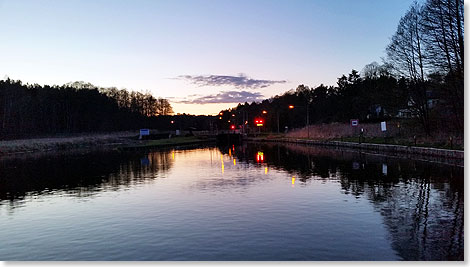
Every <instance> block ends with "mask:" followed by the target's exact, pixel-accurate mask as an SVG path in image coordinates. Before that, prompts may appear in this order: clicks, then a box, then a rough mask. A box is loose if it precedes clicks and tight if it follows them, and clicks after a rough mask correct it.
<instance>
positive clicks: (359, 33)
mask: <svg viewBox="0 0 470 267" xmlns="http://www.w3.org/2000/svg"><path fill="white" fill-rule="evenodd" d="M412 2H413V1H412V0H393V1H377V0H367V1H366V0H363V1H360V0H358V1H351V0H334V1H333V0H309V1H287V0H286V1H272V0H266V1H238V0H237V1H222V0H218V1H210V0H207V1H206V0H201V1H196V0H194V1H169V0H168V1H117V0H97V1H91V0H66V1H64V0H55V1H52V0H50V1H41V0H31V1H24V0H0V25H1V37H0V56H1V63H0V79H3V78H4V77H6V76H8V77H10V78H11V79H15V80H16V79H20V80H22V81H23V82H28V83H39V84H51V85H52V84H64V83H67V82H71V81H85V82H90V83H92V84H95V85H97V86H102V87H111V86H114V87H118V88H127V89H128V90H135V91H141V92H146V91H149V92H151V93H152V94H153V95H154V96H156V97H165V98H168V99H169V100H170V102H171V104H172V106H173V109H174V111H175V113H183V112H185V113H190V114H215V113H217V112H218V111H219V110H221V109H225V108H229V107H233V106H236V104H237V103H238V102H245V101H247V102H252V101H257V100H262V99H265V98H269V97H271V96H274V95H276V94H281V93H283V92H285V91H287V90H289V89H293V88H295V87H297V85H298V84H305V85H308V86H312V87H315V86H318V85H320V84H321V83H323V84H325V85H335V83H336V80H337V78H338V77H340V76H341V75H342V74H348V73H350V71H351V69H356V70H359V71H360V70H361V69H362V68H363V67H364V65H366V64H368V63H371V62H373V61H377V62H379V63H380V62H381V58H382V57H384V56H385V53H384V50H385V47H386V45H387V44H388V43H389V40H390V37H391V36H392V35H393V33H394V32H395V30H396V27H397V24H398V21H399V19H400V17H401V16H402V15H404V14H405V12H406V10H407V9H408V8H409V6H410V5H411V4H412Z"/></svg>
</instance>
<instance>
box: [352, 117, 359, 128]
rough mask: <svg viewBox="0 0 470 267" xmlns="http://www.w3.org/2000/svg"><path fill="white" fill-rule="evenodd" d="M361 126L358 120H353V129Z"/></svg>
mask: <svg viewBox="0 0 470 267" xmlns="http://www.w3.org/2000/svg"><path fill="white" fill-rule="evenodd" d="M357 126H359V120H358V119H352V120H351V127H357Z"/></svg>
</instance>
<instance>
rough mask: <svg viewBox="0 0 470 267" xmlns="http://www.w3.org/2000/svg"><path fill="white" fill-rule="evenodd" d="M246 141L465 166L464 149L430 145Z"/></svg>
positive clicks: (263, 139) (275, 140) (299, 140)
mask: <svg viewBox="0 0 470 267" xmlns="http://www.w3.org/2000/svg"><path fill="white" fill-rule="evenodd" d="M244 141H248V142H259V143H287V144H298V145H305V146H319V147H330V148H336V149H347V150H350V151H355V152H361V153H370V154H376V155H385V156H391V157H400V158H408V159H416V160H425V161H431V162H438V163H446V164H452V165H458V166H464V154H465V153H464V151H462V150H449V149H439V148H428V147H414V146H401V145H387V144H371V143H362V144H359V143H353V142H341V141H317V140H305V139H294V138H270V139H268V138H245V139H244Z"/></svg>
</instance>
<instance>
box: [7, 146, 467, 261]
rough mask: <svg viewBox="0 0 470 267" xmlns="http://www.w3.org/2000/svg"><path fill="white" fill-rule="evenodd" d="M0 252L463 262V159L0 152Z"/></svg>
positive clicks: (232, 150)
mask: <svg viewBox="0 0 470 267" xmlns="http://www.w3.org/2000/svg"><path fill="white" fill-rule="evenodd" d="M0 244H2V245H1V246H0V260H2V261H10V260H28V261H31V260H149V261H155V260H191V261H194V260H275V261H277V260H306V261H312V260H463V259H464V252H463V251H464V171H463V167H459V166H453V165H443V164H442V165H441V164H436V163H430V162H424V161H414V160H410V159H399V158H390V157H384V156H377V155H370V154H364V153H358V152H347V151H341V150H335V149H327V148H320V147H307V146H301V145H294V144H292V145H277V144H246V143H245V144H242V145H240V146H218V147H216V146H204V147H187V148H178V149H166V150H159V151H138V152H117V151H94V152H91V151H90V152H80V153H55V154H45V155H30V156H21V157H20V156H16V157H9V158H4V159H1V160H0Z"/></svg>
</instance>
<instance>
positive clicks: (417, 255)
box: [237, 144, 464, 260]
mask: <svg viewBox="0 0 470 267" xmlns="http://www.w3.org/2000/svg"><path fill="white" fill-rule="evenodd" d="M260 150H262V151H263V152H259V151H260ZM263 154H267V155H269V157H267V159H266V161H265V163H266V164H267V165H268V166H269V167H270V168H274V169H279V170H285V171H287V172H289V173H292V174H296V175H297V176H298V181H299V182H300V183H304V184H305V183H308V182H309V180H311V179H316V180H328V181H331V180H338V182H339V183H340V184H341V188H342V193H343V194H351V195H353V196H355V197H356V198H367V199H368V200H370V201H371V203H372V204H373V205H374V208H375V209H376V210H377V211H378V212H380V214H381V215H382V216H383V219H384V223H385V225H386V226H387V228H388V230H389V233H390V236H391V240H392V246H393V248H394V249H395V250H396V251H397V252H398V254H399V255H400V256H401V257H402V258H403V259H405V260H463V246H464V219H463V215H464V182H463V181H464V180H463V168H461V167H457V166H452V165H439V164H435V163H428V162H422V161H413V160H406V159H404V160H400V159H393V158H387V157H380V156H377V155H368V154H364V153H357V152H345V151H341V150H334V149H333V150H332V149H324V148H319V147H307V146H299V145H282V146H280V145H259V144H258V145H256V144H254V145H251V146H246V145H245V146H243V147H239V151H237V157H239V159H240V161H241V160H244V161H245V162H246V163H250V162H251V160H250V157H251V155H256V162H260V161H261V155H263ZM265 173H267V167H265ZM295 182H296V177H295V176H292V186H294V184H295Z"/></svg>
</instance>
